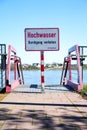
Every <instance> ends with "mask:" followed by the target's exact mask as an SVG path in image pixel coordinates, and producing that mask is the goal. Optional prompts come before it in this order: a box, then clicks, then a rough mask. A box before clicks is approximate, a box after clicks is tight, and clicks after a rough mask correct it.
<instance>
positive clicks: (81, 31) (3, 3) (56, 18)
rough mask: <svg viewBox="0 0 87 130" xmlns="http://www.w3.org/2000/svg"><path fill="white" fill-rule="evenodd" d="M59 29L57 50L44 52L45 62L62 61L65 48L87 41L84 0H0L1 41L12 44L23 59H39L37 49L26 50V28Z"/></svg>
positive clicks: (86, 7) (34, 60)
mask: <svg viewBox="0 0 87 130" xmlns="http://www.w3.org/2000/svg"><path fill="white" fill-rule="evenodd" d="M50 27H51V28H52V27H58V28H59V29H60V51H58V52H55V51H54V52H53V51H52V52H51V51H50V52H45V63H52V62H58V63H62V62H63V58H64V57H65V56H66V55H67V52H68V49H69V48H70V47H71V46H73V45H75V44H78V45H87V0H0V44H6V45H7V46H8V45H9V44H11V45H12V46H13V47H14V48H15V49H16V50H17V54H18V56H20V57H21V59H22V63H28V64H31V63H34V62H40V52H26V51H25V47H24V29H25V28H50Z"/></svg>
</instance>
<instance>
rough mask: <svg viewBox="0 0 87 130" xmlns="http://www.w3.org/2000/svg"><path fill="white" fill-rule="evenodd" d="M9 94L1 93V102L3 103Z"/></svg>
mask: <svg viewBox="0 0 87 130" xmlns="http://www.w3.org/2000/svg"><path fill="white" fill-rule="evenodd" d="M7 95H8V94H6V93H5V94H2V93H0V101H2V100H3V99H4V98H5V97H6V96H7Z"/></svg>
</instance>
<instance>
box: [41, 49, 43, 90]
mask: <svg viewBox="0 0 87 130" xmlns="http://www.w3.org/2000/svg"><path fill="white" fill-rule="evenodd" d="M41 88H42V91H44V51H41Z"/></svg>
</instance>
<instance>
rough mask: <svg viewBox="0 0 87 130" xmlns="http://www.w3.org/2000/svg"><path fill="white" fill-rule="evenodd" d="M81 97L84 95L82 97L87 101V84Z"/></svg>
mask: <svg viewBox="0 0 87 130" xmlns="http://www.w3.org/2000/svg"><path fill="white" fill-rule="evenodd" d="M81 95H82V97H84V98H85V99H87V84H84V85H83V89H82V91H81Z"/></svg>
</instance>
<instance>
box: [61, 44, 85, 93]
mask: <svg viewBox="0 0 87 130" xmlns="http://www.w3.org/2000/svg"><path fill="white" fill-rule="evenodd" d="M85 49H87V46H78V45H75V46H73V47H71V48H70V49H69V50H68V56H67V57H65V58H64V63H63V69H62V74H61V80H60V85H61V84H63V85H68V86H71V87H72V88H74V89H75V90H77V91H80V90H81V89H82V88H83V61H84V60H85V58H86V57H87V55H86V54H85V51H84V50H85ZM73 60H74V61H76V64H75V68H77V81H73V79H72V69H73V68H72V61H73Z"/></svg>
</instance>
